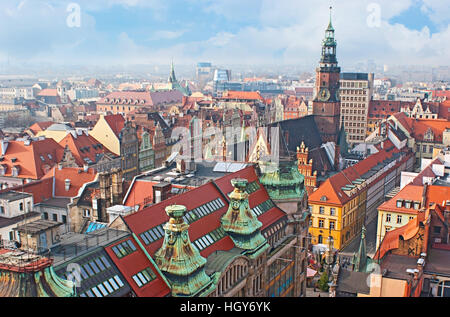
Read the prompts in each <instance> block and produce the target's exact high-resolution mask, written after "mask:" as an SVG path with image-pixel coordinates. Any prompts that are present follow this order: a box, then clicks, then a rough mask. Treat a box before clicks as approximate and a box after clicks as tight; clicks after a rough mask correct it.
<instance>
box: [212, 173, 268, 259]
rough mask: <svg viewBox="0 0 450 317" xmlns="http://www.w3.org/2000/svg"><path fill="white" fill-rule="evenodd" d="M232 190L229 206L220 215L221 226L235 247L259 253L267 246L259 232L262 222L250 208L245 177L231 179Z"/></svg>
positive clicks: (254, 253) (251, 252)
mask: <svg viewBox="0 0 450 317" xmlns="http://www.w3.org/2000/svg"><path fill="white" fill-rule="evenodd" d="M231 183H232V184H233V186H234V191H233V192H232V193H231V194H230V195H229V197H230V207H229V208H228V211H227V212H226V214H225V215H224V216H223V217H222V219H221V222H222V228H223V229H224V230H225V232H226V233H227V234H228V235H229V236H230V237H231V239H232V240H233V242H234V244H235V245H236V247H238V248H241V249H244V250H247V251H248V253H247V254H249V255H251V254H253V255H256V254H260V253H261V252H263V251H264V250H266V249H267V248H268V247H269V244H268V243H267V240H266V239H265V238H264V237H263V236H262V234H261V231H260V229H261V227H262V223H261V222H260V221H258V219H257V218H256V216H255V215H254V214H253V212H252V211H251V210H250V206H249V203H248V194H247V192H246V191H245V189H246V187H247V184H248V181H247V180H246V179H240V178H237V179H233V180H232V181H231Z"/></svg>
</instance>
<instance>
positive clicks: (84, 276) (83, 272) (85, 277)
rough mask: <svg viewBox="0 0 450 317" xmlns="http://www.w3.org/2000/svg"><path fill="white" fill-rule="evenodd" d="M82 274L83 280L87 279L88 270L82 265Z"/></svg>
mask: <svg viewBox="0 0 450 317" xmlns="http://www.w3.org/2000/svg"><path fill="white" fill-rule="evenodd" d="M80 271H81V276H82V277H83V280H85V279H87V278H88V277H89V275H87V273H86V271H85V270H84V268H83V267H82V266H80Z"/></svg>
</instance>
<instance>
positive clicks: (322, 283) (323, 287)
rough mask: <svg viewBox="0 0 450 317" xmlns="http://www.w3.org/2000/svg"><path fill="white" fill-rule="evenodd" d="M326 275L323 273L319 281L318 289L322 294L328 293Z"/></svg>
mask: <svg viewBox="0 0 450 317" xmlns="http://www.w3.org/2000/svg"><path fill="white" fill-rule="evenodd" d="M328 288H329V286H328V273H327V271H324V272H323V274H322V275H321V276H320V279H319V289H320V290H321V291H323V292H328Z"/></svg>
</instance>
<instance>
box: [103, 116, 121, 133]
mask: <svg viewBox="0 0 450 317" xmlns="http://www.w3.org/2000/svg"><path fill="white" fill-rule="evenodd" d="M104 118H105V120H106V123H108V125H109V126H110V128H111V129H112V130H113V131H114V134H115V135H116V136H119V133H120V131H122V129H123V128H124V126H125V119H124V118H123V116H122V115H121V114H114V115H108V116H105V117H104Z"/></svg>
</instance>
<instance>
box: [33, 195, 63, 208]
mask: <svg viewBox="0 0 450 317" xmlns="http://www.w3.org/2000/svg"><path fill="white" fill-rule="evenodd" d="M68 204H70V198H65V197H54V198H50V199H47V200H45V201H43V202H41V203H39V205H42V206H50V207H58V208H64V209H65V208H67V205H68Z"/></svg>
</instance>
